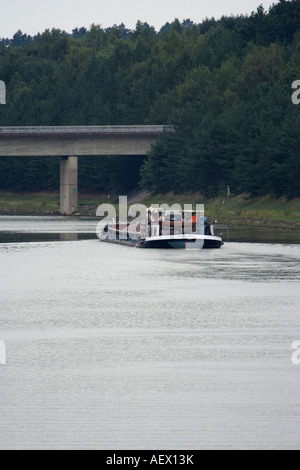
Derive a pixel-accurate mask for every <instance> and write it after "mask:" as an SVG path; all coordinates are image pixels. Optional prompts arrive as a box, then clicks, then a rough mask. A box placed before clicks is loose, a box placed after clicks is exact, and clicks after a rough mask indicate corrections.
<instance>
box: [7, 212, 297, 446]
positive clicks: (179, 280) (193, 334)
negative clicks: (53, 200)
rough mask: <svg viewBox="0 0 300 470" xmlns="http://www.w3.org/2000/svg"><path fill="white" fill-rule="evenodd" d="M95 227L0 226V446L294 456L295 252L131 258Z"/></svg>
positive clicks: (265, 249)
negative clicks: (287, 452) (2, 347)
mask: <svg viewBox="0 0 300 470" xmlns="http://www.w3.org/2000/svg"><path fill="white" fill-rule="evenodd" d="M94 227H95V221H91V220H80V219H73V220H71V219H68V218H66V219H64V218H54V220H53V218H34V219H32V218H25V220H23V218H14V219H11V218H0V232H2V234H3V233H4V232H5V233H6V237H9V236H10V235H8V233H10V234H12V235H11V238H10V239H9V238H6V242H3V241H2V242H0V279H1V282H0V340H2V341H5V344H6V352H7V361H6V362H7V364H6V365H5V366H0V420H1V430H0V449H18V448H21V449H32V448H35V449H60V448H61V449H112V450H113V449H170V450H171V449H174V450H175V449H221V448H225V449H232V448H236V449H261V448H266V449H299V448H300V437H299V436H300V394H299V383H300V366H298V367H297V366H295V365H293V364H292V361H291V357H292V352H293V351H292V349H291V345H292V343H293V342H294V341H296V340H299V339H300V291H299V280H300V263H299V261H300V245H296V244H295V245H293V244H291V243H289V244H267V243H265V244H264V243H262V241H260V243H256V244H250V243H246V242H245V243H235V242H234V243H226V244H225V246H224V247H223V249H222V250H213V251H205V250H202V251H198V250H190V251H189V250H179V251H178V250H174V251H173V250H135V249H131V248H127V247H124V246H117V245H111V244H105V243H100V242H99V241H98V240H95V239H94V238H93V237H94ZM15 234H16V235H17V236H18V237H20V238H18V239H14V238H13V237H14V235H15ZM49 234H50V235H53V236H55V237H57V236H58V237H59V238H55V239H53V240H55V243H53V242H52V239H51V240H47V239H43V238H42V237H43V236H46V237H48V236H49ZM77 234H78V237H79V238H80V237H81V236H87V237H88V238H90V239H87V240H81V241H80V242H77V241H76V242H74V241H73V237H74V236H75V237H77ZM27 236H30V237H31V236H37V239H36V240H35V241H34V240H32V239H31V240H30V243H28V241H27V240H28V239H27V238H26V237H27ZM61 236H63V237H67V241H63V243H60V241H59V240H60V237H61ZM21 237H23V240H22V241H21V239H22V238H21ZM69 237H71V240H70V239H68V238H69ZM41 241H42V243H41ZM7 242H9V243H7Z"/></svg>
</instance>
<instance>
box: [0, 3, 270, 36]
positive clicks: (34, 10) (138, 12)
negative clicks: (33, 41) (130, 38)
mask: <svg viewBox="0 0 300 470" xmlns="http://www.w3.org/2000/svg"><path fill="white" fill-rule="evenodd" d="M273 3H277V1H265V0H1V5H0V37H2V38H3V37H9V38H11V37H12V36H13V34H14V33H15V32H16V31H18V30H19V29H21V30H22V31H23V33H27V34H30V35H34V34H37V33H38V32H43V31H45V29H47V28H49V29H52V28H59V29H62V30H65V31H67V32H72V30H73V29H74V28H76V27H81V26H85V27H86V28H89V27H90V25H91V24H92V23H95V24H101V25H102V27H103V28H106V27H108V26H113V25H114V24H118V25H119V24H121V23H124V24H125V25H126V27H127V28H129V29H134V27H135V25H136V22H137V20H141V21H143V22H147V23H149V24H150V25H151V26H154V27H155V28H156V30H159V29H160V28H161V26H163V25H164V24H165V23H166V22H167V21H169V22H172V21H173V20H174V19H175V18H179V19H180V20H183V19H187V18H189V19H191V20H193V21H194V22H195V23H200V22H201V21H202V20H203V19H204V18H206V17H208V18H211V17H212V16H214V17H215V18H220V17H221V16H222V15H231V14H232V13H233V14H235V15H236V14H250V13H251V12H252V11H256V9H257V7H258V5H259V4H263V5H264V7H265V8H266V9H268V8H269V7H270V6H271V5H272V4H273Z"/></svg>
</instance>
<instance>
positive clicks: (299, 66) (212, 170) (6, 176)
mask: <svg viewBox="0 0 300 470" xmlns="http://www.w3.org/2000/svg"><path fill="white" fill-rule="evenodd" d="M0 36H1V31H0ZM0 80H3V81H4V82H5V83H6V89H7V97H6V103H7V104H6V105H5V106H0V125H1V126H18V125H22V126H27V125H28V126H30V125H36V126H42V125H48V126H51V125H122V124H124V125H130V124H165V125H166V126H172V127H173V130H175V132H165V133H164V134H163V135H162V137H161V138H160V139H159V141H158V142H157V144H156V145H155V146H154V147H153V149H152V151H151V152H150V154H149V155H148V157H147V158H146V159H145V158H144V157H130V158H129V157H123V158H115V157H103V158H96V157H86V158H80V162H79V164H80V168H79V171H80V177H79V182H80V190H81V191H85V192H98V193H100V192H107V193H109V192H111V193H119V194H121V193H128V192H130V191H131V190H133V189H135V188H136V187H138V185H141V186H143V187H145V188H147V189H149V190H153V191H158V192H168V191H173V192H175V193H176V192H187V191H197V192H202V193H203V194H204V195H206V196H208V197H209V196H213V195H216V194H220V193H223V192H224V191H225V190H226V186H227V185H230V187H231V188H232V190H233V191H234V192H235V193H236V194H238V193H248V194H249V195H250V196H256V195H263V194H273V195H275V196H276V197H277V196H278V197H279V196H286V197H287V198H289V199H291V198H294V197H299V196H300V185H299V181H300V159H299V148H300V126H299V124H300V106H295V105H293V103H292V100H291V97H292V93H293V91H292V83H293V82H294V81H295V80H300V1H299V0H294V1H285V0H280V1H279V2H277V3H276V4H274V5H273V6H272V7H271V8H270V9H269V10H268V11H266V10H264V8H263V7H262V6H259V7H258V9H257V11H256V12H253V13H252V14H251V15H250V16H243V15H241V16H231V17H222V18H221V19H219V20H215V19H214V18H211V19H205V20H204V21H203V22H202V23H200V24H195V23H194V22H193V21H191V20H185V21H183V22H182V23H181V22H180V21H178V20H175V21H174V22H173V23H167V24H166V25H164V26H163V27H162V29H161V30H160V31H159V32H157V31H155V29H154V28H153V27H151V26H150V25H148V24H147V23H141V22H138V23H137V25H136V28H135V30H133V31H131V30H128V29H127V28H126V27H125V26H124V25H123V24H121V25H119V26H113V27H111V28H108V29H102V28H101V26H99V25H96V24H93V25H92V26H91V27H90V29H89V30H87V29H86V28H76V29H74V30H73V31H72V33H66V32H65V31H60V30H57V29H53V30H51V31H50V30H46V31H45V32H43V33H42V34H38V35H36V36H34V37H31V36H28V35H27V34H24V33H22V32H21V31H18V32H17V33H16V34H15V35H14V36H13V38H12V39H7V38H2V39H1V40H0ZM58 173H59V159H57V158H48V159H39V158H14V159H11V158H6V157H3V158H1V159H0V189H1V190H8V191H39V190H45V189H47V190H57V189H58ZM37 174H38V175H39V177H38V178H37V176H36V175H37ZM41 175H42V176H43V177H42V178H41Z"/></svg>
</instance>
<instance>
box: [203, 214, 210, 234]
mask: <svg viewBox="0 0 300 470" xmlns="http://www.w3.org/2000/svg"><path fill="white" fill-rule="evenodd" d="M204 227H205V230H204V233H205V235H211V223H210V220H209V219H208V218H207V217H205V220H204Z"/></svg>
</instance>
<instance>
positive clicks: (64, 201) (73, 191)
mask: <svg viewBox="0 0 300 470" xmlns="http://www.w3.org/2000/svg"><path fill="white" fill-rule="evenodd" d="M77 211H78V157H61V159H60V213H61V214H62V215H71V214H73V213H74V212H77Z"/></svg>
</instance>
